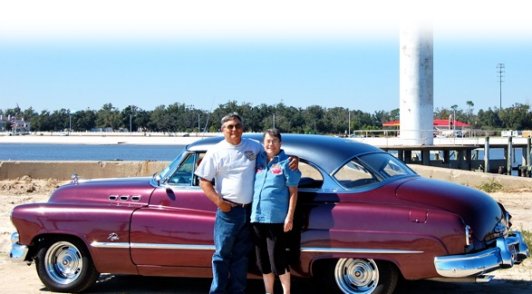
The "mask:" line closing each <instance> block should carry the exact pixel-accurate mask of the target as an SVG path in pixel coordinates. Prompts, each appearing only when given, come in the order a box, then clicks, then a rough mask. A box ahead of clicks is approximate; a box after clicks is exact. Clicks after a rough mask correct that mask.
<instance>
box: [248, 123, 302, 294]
mask: <svg viewBox="0 0 532 294" xmlns="http://www.w3.org/2000/svg"><path fill="white" fill-rule="evenodd" d="M263 143H264V152H261V153H259V156H258V157H257V162H256V173H255V189H254V194H253V203H252V210H251V223H252V227H253V239H254V243H255V254H256V258H257V266H258V268H259V270H260V271H261V273H262V277H263V279H264V287H265V290H266V293H273V285H274V281H275V276H276V275H277V276H279V279H280V280H281V285H282V287H283V292H284V294H288V293H290V269H289V267H288V260H289V258H288V256H287V253H286V245H287V244H286V233H287V232H289V231H291V230H292V228H293V219H294V211H295V208H296V203H297V185H298V183H299V180H300V178H301V172H300V171H299V170H297V169H296V170H291V169H290V168H289V167H288V162H289V159H288V156H287V155H286V154H285V153H284V151H283V150H281V133H280V132H279V130H277V129H269V130H267V131H266V132H265V133H264V140H263Z"/></svg>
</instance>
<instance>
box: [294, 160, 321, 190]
mask: <svg viewBox="0 0 532 294" xmlns="http://www.w3.org/2000/svg"><path fill="white" fill-rule="evenodd" d="M299 170H300V171H301V180H299V185H298V187H299V188H321V186H322V185H323V176H322V175H321V173H320V172H319V171H318V170H317V169H316V168H315V167H313V166H312V165H310V164H308V163H305V162H303V161H299Z"/></svg>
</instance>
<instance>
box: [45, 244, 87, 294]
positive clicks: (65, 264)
mask: <svg viewBox="0 0 532 294" xmlns="http://www.w3.org/2000/svg"><path fill="white" fill-rule="evenodd" d="M44 265H45V267H46V271H47V272H48V276H49V277H50V278H51V279H52V280H53V281H54V282H55V283H58V284H68V283H71V282H72V281H74V280H76V279H77V278H78V277H79V275H80V274H81V270H82V268H83V259H82V256H81V252H80V251H79V250H78V248H77V247H76V246H74V244H72V243H70V242H66V241H60V242H57V243H54V244H53V245H52V246H50V248H48V251H46V255H45V260H44Z"/></svg>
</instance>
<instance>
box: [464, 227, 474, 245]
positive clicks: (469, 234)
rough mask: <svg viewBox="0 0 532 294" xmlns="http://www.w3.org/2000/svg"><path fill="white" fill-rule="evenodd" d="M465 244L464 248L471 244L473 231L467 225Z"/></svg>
mask: <svg viewBox="0 0 532 294" xmlns="http://www.w3.org/2000/svg"><path fill="white" fill-rule="evenodd" d="M465 243H466V246H469V245H471V244H473V230H472V229H471V227H470V226H469V225H466V226H465Z"/></svg>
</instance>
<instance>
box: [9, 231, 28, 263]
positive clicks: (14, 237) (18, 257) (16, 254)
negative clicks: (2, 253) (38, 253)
mask: <svg viewBox="0 0 532 294" xmlns="http://www.w3.org/2000/svg"><path fill="white" fill-rule="evenodd" d="M27 254H28V246H26V245H21V244H19V243H18V233H16V232H15V233H13V234H11V251H10V252H9V258H11V260H12V261H16V262H25V259H26V255H27Z"/></svg>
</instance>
